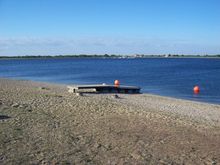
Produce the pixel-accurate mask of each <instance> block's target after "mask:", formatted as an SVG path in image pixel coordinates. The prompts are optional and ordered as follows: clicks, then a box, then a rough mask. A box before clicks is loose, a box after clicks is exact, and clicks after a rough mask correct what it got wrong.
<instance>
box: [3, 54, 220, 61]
mask: <svg viewBox="0 0 220 165" xmlns="http://www.w3.org/2000/svg"><path fill="white" fill-rule="evenodd" d="M65 58H72V59H82V58H85V59H99V58H100V59H152V58H160V59H161V58H165V59H173V58H175V59H178V58H179V59H184V58H192V59H194V58H195V59H197V58H198V59H200V58H202V59H220V55H219V54H217V55H178V54H164V55H139V54H135V55H109V54H105V55H87V54H85V55H84V54H82V55H81V54H80V55H25V56H0V60H1V59H3V60H4V59H65Z"/></svg>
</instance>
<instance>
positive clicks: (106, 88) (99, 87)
mask: <svg viewBox="0 0 220 165" xmlns="http://www.w3.org/2000/svg"><path fill="white" fill-rule="evenodd" d="M68 89H69V92H71V93H77V92H80V90H90V91H91V90H92V91H93V92H98V93H140V89H141V88H140V87H136V86H124V85H119V86H116V85H106V84H95V85H79V86H68Z"/></svg>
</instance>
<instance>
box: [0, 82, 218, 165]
mask: <svg viewBox="0 0 220 165" xmlns="http://www.w3.org/2000/svg"><path fill="white" fill-rule="evenodd" d="M118 96H119V98H115V97H113V94H91V93H89V94H88V93H87V94H84V95H83V96H77V95H75V94H73V93H68V89H67V86H66V85H57V84H49V83H41V82H32V81H24V80H8V79H0V164H112V165H113V164H193V165H196V164H198V165H201V164H204V165H205V164H207V165H216V164H220V105H215V104H207V103H199V102H193V101H186V100H181V99H174V98H168V97H161V96H156V95H150V94H132V95H129V94H119V95H118Z"/></svg>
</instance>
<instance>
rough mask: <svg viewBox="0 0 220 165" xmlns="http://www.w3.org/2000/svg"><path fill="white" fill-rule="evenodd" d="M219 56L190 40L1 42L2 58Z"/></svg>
mask: <svg viewBox="0 0 220 165" xmlns="http://www.w3.org/2000/svg"><path fill="white" fill-rule="evenodd" d="M105 53H108V54H135V53H140V54H168V53H171V54H218V53H220V45H207V44H194V43H191V42H190V41H186V40H176V39H175V40H166V39H160V38H126V37H115V38H113V37H82V38H36V37H35V38H34V37H22V38H0V55H1V56H3V55H59V54H105Z"/></svg>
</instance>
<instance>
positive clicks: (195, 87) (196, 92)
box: [193, 85, 200, 94]
mask: <svg viewBox="0 0 220 165" xmlns="http://www.w3.org/2000/svg"><path fill="white" fill-rule="evenodd" d="M193 92H194V93H195V94H198V93H199V92H200V89H199V86H197V85H196V86H194V88H193Z"/></svg>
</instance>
